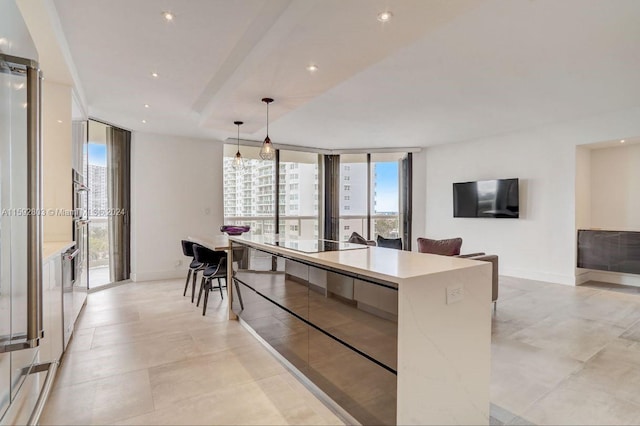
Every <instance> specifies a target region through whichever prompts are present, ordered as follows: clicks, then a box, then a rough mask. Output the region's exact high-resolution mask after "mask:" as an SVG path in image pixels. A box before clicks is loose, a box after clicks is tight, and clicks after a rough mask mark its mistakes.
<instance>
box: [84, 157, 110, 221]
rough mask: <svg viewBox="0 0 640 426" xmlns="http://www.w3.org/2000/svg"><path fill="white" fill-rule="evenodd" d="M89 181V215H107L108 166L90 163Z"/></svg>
mask: <svg viewBox="0 0 640 426" xmlns="http://www.w3.org/2000/svg"><path fill="white" fill-rule="evenodd" d="M87 182H88V186H89V188H91V191H89V196H88V198H89V199H88V203H89V205H88V208H89V216H105V215H106V213H107V208H108V204H107V167H106V166H101V165H97V164H89V165H88V176H87Z"/></svg>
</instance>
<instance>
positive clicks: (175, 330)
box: [42, 277, 640, 424]
mask: <svg viewBox="0 0 640 426" xmlns="http://www.w3.org/2000/svg"><path fill="white" fill-rule="evenodd" d="M183 284H184V283H183V282H182V281H181V280H173V281H157V282H149V283H130V284H125V285H123V286H120V287H115V288H110V289H108V290H105V291H102V292H98V293H94V294H90V295H89V300H88V302H87V303H88V304H87V309H86V311H85V312H84V314H83V315H82V317H81V319H80V325H79V326H80V327H81V328H80V329H79V330H76V335H75V337H74V338H73V340H72V343H71V346H70V348H69V353H67V355H65V359H64V360H63V365H62V367H61V369H60V370H59V373H58V378H57V380H56V383H55V385H54V390H53V393H52V395H51V397H50V399H49V402H48V403H47V407H46V410H45V413H44V414H43V418H42V424H90V423H102V424H108V423H120V424H220V423H225V424H250V423H253V424H255V423H260V424H284V423H295V424H301V423H307V424H322V423H324V424H327V423H329V424H337V423H339V420H338V419H337V418H336V417H335V416H333V414H332V413H331V412H329V411H328V409H327V408H326V407H324V406H323V405H322V404H321V403H320V402H319V401H318V400H317V399H315V397H313V395H311V394H310V393H309V392H308V391H307V390H306V389H305V388H304V387H302V386H301V385H300V384H299V382H298V381H297V380H296V379H294V378H293V377H292V376H291V375H290V374H289V373H288V372H287V371H286V370H284V369H283V367H281V366H280V364H279V363H278V362H277V361H275V360H274V359H273V358H272V357H271V355H270V354H269V353H268V352H266V350H265V349H263V348H262V347H261V346H260V345H259V344H258V343H257V342H256V341H255V340H254V338H253V337H252V336H251V335H249V334H248V332H247V331H246V330H245V329H243V328H242V327H241V326H239V324H237V323H236V322H227V321H225V317H224V314H223V310H222V308H221V306H222V305H221V304H220V302H219V299H218V298H217V297H215V296H216V294H215V293H212V295H211V299H210V302H209V303H210V307H209V308H208V309H207V316H206V317H202V316H201V315H200V313H201V311H200V310H199V309H196V308H195V306H193V305H192V304H191V303H190V302H189V300H188V298H183V297H182V289H183ZM225 300H226V299H225ZM638 383H640V294H637V292H635V291H634V292H632V293H630V294H625V293H621V292H615V291H610V290H609V289H607V288H604V287H599V286H597V285H594V283H589V286H583V287H577V288H576V287H570V286H563V285H556V284H549V283H542V282H537V281H530V280H523V279H516V278H510V277H501V279H500V299H499V301H498V310H497V313H496V315H495V317H494V321H493V339H492V379H491V400H492V403H493V404H492V410H491V413H492V416H493V418H492V422H493V423H496V424H499V423H508V424H523V423H527V422H533V423H537V424H638V423H640V385H638ZM247 401H251V403H247ZM525 419H526V420H525Z"/></svg>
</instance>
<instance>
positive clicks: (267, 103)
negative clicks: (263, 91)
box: [267, 102, 269, 137]
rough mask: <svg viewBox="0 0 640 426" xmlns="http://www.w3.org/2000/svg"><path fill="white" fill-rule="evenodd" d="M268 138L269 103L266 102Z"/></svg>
mask: <svg viewBox="0 0 640 426" xmlns="http://www.w3.org/2000/svg"><path fill="white" fill-rule="evenodd" d="M268 136H269V102H267V137H268Z"/></svg>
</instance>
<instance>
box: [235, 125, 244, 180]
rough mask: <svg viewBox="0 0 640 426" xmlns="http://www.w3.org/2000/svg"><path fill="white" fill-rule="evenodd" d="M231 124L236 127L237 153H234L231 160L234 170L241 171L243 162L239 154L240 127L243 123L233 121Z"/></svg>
mask: <svg viewBox="0 0 640 426" xmlns="http://www.w3.org/2000/svg"><path fill="white" fill-rule="evenodd" d="M233 124H235V125H236V126H238V152H236V156H235V158H234V159H233V168H234V169H236V170H242V169H243V168H244V160H243V159H242V155H241V154H240V125H242V124H244V123H243V122H242V121H234V122H233Z"/></svg>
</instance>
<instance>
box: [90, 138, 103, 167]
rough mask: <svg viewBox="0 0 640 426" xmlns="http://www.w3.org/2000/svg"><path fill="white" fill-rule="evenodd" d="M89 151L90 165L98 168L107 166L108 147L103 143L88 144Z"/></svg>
mask: <svg viewBox="0 0 640 426" xmlns="http://www.w3.org/2000/svg"><path fill="white" fill-rule="evenodd" d="M87 146H88V148H87V149H88V150H89V164H95V165H96V166H106V165H107V145H105V144H103V143H91V142H90V143H88V144H87Z"/></svg>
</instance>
